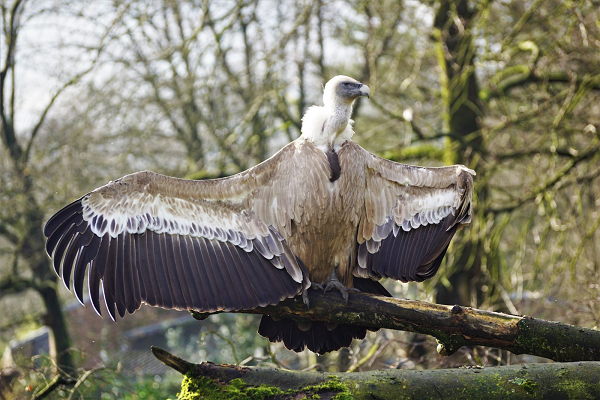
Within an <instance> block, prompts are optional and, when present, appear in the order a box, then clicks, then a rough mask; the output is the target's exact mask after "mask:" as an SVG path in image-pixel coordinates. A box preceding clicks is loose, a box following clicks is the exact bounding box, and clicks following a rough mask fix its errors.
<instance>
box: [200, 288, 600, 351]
mask: <svg viewBox="0 0 600 400" xmlns="http://www.w3.org/2000/svg"><path fill="white" fill-rule="evenodd" d="M309 297H310V306H311V308H310V310H307V308H306V306H305V305H304V303H303V302H302V300H300V299H299V298H294V299H288V300H285V301H283V302H281V303H278V304H277V305H275V306H267V307H261V308H257V309H253V310H243V311H240V312H242V313H251V314H268V315H271V316H277V317H283V318H292V319H296V320H317V321H326V322H332V323H336V324H342V323H344V324H352V325H361V326H367V327H372V328H387V329H396V330H403V331H408V332H418V333H424V334H427V335H430V336H434V337H435V338H437V340H438V342H439V346H438V352H439V353H440V354H442V355H450V354H453V353H454V352H456V351H457V350H458V349H459V348H461V347H462V346H490V347H495V348H499V349H504V350H509V351H511V352H512V353H514V354H532V355H536V356H540V357H545V358H550V359H552V360H554V361H600V331H596V330H593V329H588V328H581V327H578V326H572V325H567V324H562V323H559V322H551V321H544V320H540V319H535V318H531V317H522V316H514V315H508V314H501V313H496V312H491V311H484V310H477V309H474V308H470V307H461V306H457V305H455V306H446V305H439V304H432V303H427V302H423V301H416V300H401V299H394V298H389V297H381V296H374V295H370V294H364V293H358V294H354V293H353V294H351V295H350V298H349V300H348V304H347V305H345V304H344V300H343V299H342V297H341V296H340V295H339V294H338V293H322V292H320V291H315V290H311V291H310V293H309ZM192 314H193V315H194V317H195V318H197V319H205V318H207V317H208V316H209V315H210V314H200V313H192Z"/></svg>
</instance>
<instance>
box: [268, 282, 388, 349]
mask: <svg viewBox="0 0 600 400" xmlns="http://www.w3.org/2000/svg"><path fill="white" fill-rule="evenodd" d="M354 287H356V288H357V289H359V290H361V291H363V292H367V293H373V294H379V295H383V296H388V297H391V294H390V293H389V292H388V291H387V290H386V289H385V288H384V287H383V286H381V284H380V283H379V282H376V281H373V280H371V279H361V278H354ZM367 329H369V330H377V329H372V328H366V327H364V326H355V325H349V324H339V325H337V324H329V323H327V322H322V321H307V322H300V323H298V322H297V321H295V320H292V319H286V318H282V319H274V318H272V317H271V316H269V315H263V317H262V319H261V321H260V326H259V328H258V333H259V334H260V335H262V336H264V337H266V338H267V339H269V341H271V342H283V344H284V345H285V347H286V348H287V349H289V350H293V351H296V352H300V351H302V350H304V349H305V348H308V349H309V350H310V351H313V352H315V353H318V354H321V355H322V354H325V353H327V352H330V351H335V350H339V349H341V348H342V347H348V346H350V344H351V343H352V340H353V339H364V338H365V335H366V334H367Z"/></svg>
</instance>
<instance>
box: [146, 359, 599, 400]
mask: <svg viewBox="0 0 600 400" xmlns="http://www.w3.org/2000/svg"><path fill="white" fill-rule="evenodd" d="M152 353H153V354H154V356H155V357H156V358H158V359H159V360H160V361H161V362H163V363H164V364H165V365H167V366H169V367H171V368H173V369H175V370H176V371H179V372H180V373H182V374H185V375H186V376H185V378H184V380H183V385H182V391H181V392H180V394H179V398H217V397H218V398H226V397H228V396H229V397H232V398H233V397H234V396H235V395H237V396H238V397H236V398H250V399H253V398H261V399H265V398H276V399H297V398H320V399H332V398H343V399H350V398H351V399H391V398H394V399H405V398H406V399H465V398H466V399H483V398H485V399H505V398H511V399H521V398H523V399H531V398H541V399H550V398H552V399H561V398H564V399H571V398H573V399H575V398H578V399H586V398H589V399H593V398H600V382H599V381H598V376H599V374H600V362H578V363H548V364H524V365H513V366H503V367H488V368H478V367H476V368H453V369H443V370H428V371H414V370H397V369H388V370H382V371H369V372H356V373H337V374H332V373H319V372H296V371H284V370H280V369H275V368H261V367H240V366H235V365H222V364H213V363H210V362H204V363H201V364H192V363H189V362H187V361H185V360H182V359H180V358H178V357H176V356H174V355H172V354H170V353H168V352H166V351H165V350H162V349H159V348H155V347H153V348H152ZM219 396H220V397H219ZM244 396H245V397H244ZM317 396H318V397H317ZM336 396H337V397H336Z"/></svg>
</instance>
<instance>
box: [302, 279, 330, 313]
mask: <svg viewBox="0 0 600 400" xmlns="http://www.w3.org/2000/svg"><path fill="white" fill-rule="evenodd" d="M308 289H315V290H322V291H323V292H324V291H325V287H324V286H323V285H321V284H320V283H315V282H311V284H310V288H307V289H304V290H303V291H302V301H303V302H304V304H306V309H307V310H310V300H308Z"/></svg>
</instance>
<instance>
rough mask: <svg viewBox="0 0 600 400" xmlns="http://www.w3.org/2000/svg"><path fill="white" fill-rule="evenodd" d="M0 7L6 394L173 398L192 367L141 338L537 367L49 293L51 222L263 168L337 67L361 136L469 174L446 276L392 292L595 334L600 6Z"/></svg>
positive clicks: (365, 358) (0, 243)
mask: <svg viewBox="0 0 600 400" xmlns="http://www.w3.org/2000/svg"><path fill="white" fill-rule="evenodd" d="M0 8H1V12H2V27H1V30H2V41H1V43H0V45H1V48H0V49H1V51H0V60H1V64H0V68H1V70H0V80H1V82H0V89H1V96H0V101H1V104H0V105H1V107H0V111H1V115H0V117H1V119H2V121H1V122H2V127H1V135H2V136H1V139H2V141H1V144H0V204H1V207H0V307H1V309H2V318H0V353H3V354H4V357H3V365H2V374H1V375H0V378H1V380H0V398H2V396H3V395H4V396H7V398H11V397H14V396H21V397H23V398H28V397H30V396H31V394H32V393H34V392H36V391H39V390H41V389H42V388H43V387H44V386H45V385H47V384H48V383H49V382H50V381H51V379H52V377H53V376H54V375H55V374H56V372H57V371H60V372H64V373H66V374H68V375H69V376H72V377H74V378H75V379H76V383H75V386H73V385H70V386H59V387H58V388H57V390H55V391H54V392H53V393H52V396H54V397H58V398H60V397H65V398H82V397H85V398H88V397H90V398H102V399H105V398H106V399H109V398H123V397H127V396H129V397H127V398H131V399H143V398H165V397H168V396H171V397H174V396H175V395H176V392H177V384H178V382H179V377H177V376H173V375H169V374H167V373H165V371H164V370H162V371H154V370H153V368H156V365H155V364H152V363H153V362H154V361H153V360H151V359H150V360H147V361H144V362H142V361H141V360H146V359H145V357H148V354H149V351H148V347H149V345H150V344H162V345H163V346H165V347H167V348H169V349H171V350H172V351H173V352H174V353H175V354H178V355H180V356H184V357H185V358H187V359H190V360H191V361H196V362H198V361H202V360H210V361H214V362H228V363H238V364H239V363H241V364H255V365H256V364H269V365H276V366H280V367H285V368H295V369H320V370H329V371H338V370H340V371H343V370H366V369H375V368H441V367H449V366H457V365H473V364H486V365H489V364H495V365H499V364H507V363H517V362H526V361H531V360H532V359H531V358H528V357H526V356H525V357H523V356H521V357H517V356H514V355H510V354H508V353H506V352H499V351H497V350H492V349H485V348H469V349H462V350H461V351H460V352H459V353H458V354H457V355H455V356H453V357H450V358H441V357H439V356H437V354H436V353H435V342H433V341H432V340H431V339H430V338H427V337H422V336H418V335H411V334H407V333H403V332H392V331H386V330H382V331H379V332H377V333H370V334H369V336H368V337H367V339H366V340H364V341H355V343H354V344H353V345H352V347H351V348H350V349H347V350H343V351H340V352H336V353H334V354H329V355H326V356H323V357H317V356H316V355H314V354H310V353H308V352H303V353H300V354H295V353H292V352H289V351H287V350H286V349H285V348H283V347H282V346H281V345H270V344H269V343H267V341H266V340H265V339H263V338H261V337H259V336H258V335H257V334H256V328H257V319H256V317H252V316H233V315H219V316H213V317H211V318H209V319H208V320H206V321H203V322H198V321H194V320H192V319H191V317H189V316H187V314H185V313H183V314H182V313H177V312H175V311H170V312H168V311H164V310H158V309H150V308H149V307H146V308H145V309H142V310H141V311H140V312H138V313H137V314H136V316H135V317H129V318H126V319H125V320H123V321H119V322H118V323H117V324H114V323H112V322H110V321H107V320H101V319H99V318H97V317H96V316H95V315H93V312H92V311H91V310H90V309H89V307H88V309H83V308H82V307H80V306H79V305H78V304H72V303H73V297H72V296H71V295H69V294H68V293H67V291H66V290H65V289H64V288H63V287H61V286H59V285H58V280H57V278H56V276H55V274H54V272H53V271H52V268H51V265H50V262H49V259H48V258H47V257H46V255H45V253H44V250H43V246H44V239H43V236H42V231H41V227H42V226H43V223H44V221H45V220H46V219H47V218H48V217H49V216H50V215H51V214H52V213H53V212H55V211H56V210H57V209H58V208H60V207H61V206H63V205H65V204H67V203H68V202H69V201H71V200H73V199H74V198H76V197H78V196H80V195H82V194H83V193H85V192H87V191H90V190H92V189H93V188H95V187H97V186H99V185H101V184H104V183H106V182H107V181H109V180H111V179H115V178H117V177H119V176H122V175H124V174H127V173H131V172H134V171H138V170H141V169H152V170H154V171H157V172H160V173H165V174H169V175H174V176H180V177H189V178H196V179H200V178H208V177H217V176H225V175H229V174H232V173H236V172H239V171H242V170H244V169H246V168H248V167H251V166H253V165H255V164H256V163H258V162H260V161H261V160H264V159H265V158H267V157H269V156H270V155H272V154H273V153H274V152H275V151H276V150H277V149H279V148H280V147H281V146H283V145H284V144H286V143H287V142H289V141H290V140H293V139H295V138H297V137H298V136H299V132H300V125H301V117H302V115H303V113H304V112H305V111H306V109H307V107H309V106H310V105H312V104H321V90H322V86H323V85H324V83H325V82H326V81H327V80H328V79H329V78H331V77H332V76H335V75H339V74H345V75H350V76H353V77H355V78H356V79H358V80H360V81H362V82H364V83H366V84H368V85H369V86H370V87H371V89H372V96H371V100H370V101H365V100H361V101H360V102H359V103H358V104H357V105H356V107H355V113H354V119H355V121H356V125H355V131H356V135H355V140H356V141H357V142H358V143H359V144H361V145H362V146H364V147H365V148H367V149H368V150H370V151H372V152H375V153H377V154H380V155H382V156H384V157H387V158H390V159H393V160H395V161H399V162H405V163H411V164H421V165H444V164H450V163H462V164H466V165H468V166H469V167H471V168H473V169H475V170H476V171H477V178H476V193H475V204H474V212H475V216H474V218H473V223H472V224H471V226H469V227H468V228H466V229H464V230H463V231H462V232H460V234H459V235H458V237H457V238H456V239H455V240H454V242H453V243H452V245H451V249H450V251H449V252H448V255H447V256H446V259H445V262H444V264H443V266H442V268H441V269H440V271H439V273H438V274H437V276H436V277H435V278H433V279H432V280H430V281H429V282H426V283H424V284H401V283H398V282H386V283H385V284H386V285H387V287H388V288H389V289H390V290H391V291H392V292H393V293H394V294H395V295H396V296H398V297H405V298H412V299H422V300H429V301H436V302H440V303H445V304H454V303H458V304H462V305H467V306H473V307H478V308H484V309H489V310H498V311H502V312H510V313H514V314H528V315H532V316H535V317H540V318H546V319H551V320H557V321H563V322H567V323H572V324H578V325H582V326H587V327H597V326H598V324H599V321H600V279H599V278H600V233H599V232H598V227H599V225H600V179H599V178H598V177H599V175H600V133H599V132H598V129H599V128H600V101H599V100H600V18H599V10H600V2H599V1H597V0H582V1H558V0H526V1H521V0H519V1H516V0H495V1H492V0H488V1H484V0H481V1H467V0H429V1H415V0H404V1H391V0H374V1H358V0H354V1H347V2H342V1H330V0H303V1H297V2H296V1H281V2H279V1H274V0H219V1H200V0H196V1H192V0H188V1H174V0H156V1H139V0H126V1H116V0H114V1H101V2H98V1H87V0H84V1H74V0H37V1H34V0H29V1H27V0H2V1H0ZM32 331H33V333H31V332H32ZM44 335H45V336H44ZM44 343H45V344H44ZM153 371H154V372H153ZM74 387H75V389H73V388H74Z"/></svg>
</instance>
